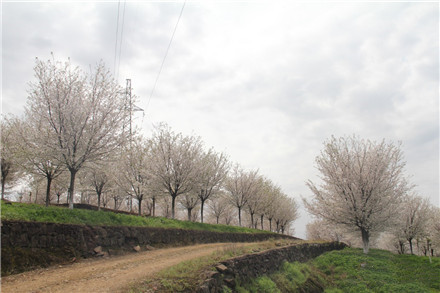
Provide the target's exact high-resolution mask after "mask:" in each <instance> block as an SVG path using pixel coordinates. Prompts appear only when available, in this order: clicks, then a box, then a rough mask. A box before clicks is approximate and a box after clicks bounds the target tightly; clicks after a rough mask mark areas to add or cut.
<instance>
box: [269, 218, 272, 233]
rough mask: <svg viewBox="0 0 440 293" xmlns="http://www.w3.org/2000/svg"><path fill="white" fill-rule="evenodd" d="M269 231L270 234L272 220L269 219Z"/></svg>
mask: <svg viewBox="0 0 440 293" xmlns="http://www.w3.org/2000/svg"><path fill="white" fill-rule="evenodd" d="M269 231H270V232H272V218H270V219H269Z"/></svg>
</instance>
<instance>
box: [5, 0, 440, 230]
mask: <svg viewBox="0 0 440 293" xmlns="http://www.w3.org/2000/svg"><path fill="white" fill-rule="evenodd" d="M182 5H183V2H167V3H163V2H161V3H159V2H147V3H144V2H127V3H125V4H124V1H121V2H120V4H119V3H118V2H117V1H116V2H108V3H103V2H96V3H90V2H84V3H75V2H73V3H61V2H59V3H57V2H51V3H29V2H28V3H14V2H5V1H3V3H2V112H3V113H13V114H16V115H21V114H22V113H23V108H24V105H25V103H26V98H27V91H26V90H27V83H28V82H30V81H32V80H33V66H34V64H35V57H39V58H40V59H49V58H50V52H53V53H54V55H55V58H56V59H60V60H66V58H67V57H70V58H71V61H72V63H74V64H76V65H79V66H81V67H82V68H83V69H84V70H88V68H89V66H90V65H91V66H92V67H93V66H95V65H96V64H97V62H99V61H100V60H101V59H102V60H103V61H104V62H105V64H106V65H107V67H108V68H109V69H110V70H111V71H112V72H114V74H115V76H117V78H118V80H119V82H120V84H121V85H122V86H124V87H125V79H127V78H130V79H131V81H132V87H133V93H134V94H136V95H137V96H138V98H139V102H138V103H137V105H138V106H139V107H141V108H143V109H144V110H145V112H144V114H145V115H142V113H140V112H138V113H136V115H135V116H136V123H137V124H138V125H139V126H141V127H142V131H143V132H144V133H145V134H146V136H148V135H149V134H150V133H151V130H152V124H153V123H158V122H162V121H164V122H167V123H168V124H169V125H170V126H171V127H172V128H173V129H174V130H175V131H178V132H183V133H184V134H195V135H199V136H201V137H202V139H203V140H204V142H205V144H206V146H207V147H211V146H213V147H214V148H215V149H216V150H217V151H225V152H226V153H227V154H229V156H230V158H231V160H232V161H234V162H238V163H240V164H241V165H242V166H243V167H244V168H246V169H254V168H259V169H260V173H262V174H264V175H266V176H267V177H269V178H270V179H272V181H273V182H274V183H276V184H279V185H280V186H281V187H282V188H283V190H284V191H285V192H286V193H287V194H288V195H289V196H292V197H295V198H296V199H297V200H298V202H299V203H300V202H301V201H300V197H301V196H303V197H308V196H310V195H311V192H310V191H309V190H308V189H307V187H306V186H305V184H304V182H305V181H306V180H307V179H312V180H315V181H317V180H318V179H317V175H318V173H317V170H316V169H315V163H314V160H315V157H316V156H317V155H319V152H320V150H321V149H322V146H323V142H324V141H325V140H326V139H328V138H329V137H330V136H331V135H335V136H344V135H351V134H357V135H359V136H360V137H362V138H368V139H372V140H382V139H383V138H385V139H386V140H389V141H392V142H396V143H397V142H398V141H401V142H402V144H403V146H402V148H403V151H404V153H405V159H406V161H407V168H406V171H407V175H408V176H411V180H412V183H414V184H416V185H417V186H416V189H415V190H416V191H417V192H418V193H419V194H420V195H422V196H424V197H427V198H429V199H430V201H431V202H432V203H433V204H435V205H437V206H438V205H439V4H438V3H436V2H431V3H429V2H425V3H409V2H403V3H392V2H388V3H380V2H368V3H347V2H339V3H337V2H328V3H325V2H318V3H302V2H280V1H278V2H277V1H275V2H274V1H270V2H269V1H267V2H261V1H260V2H230V1H227V2H220V1H216V2H206V3H205V2H192V1H189V2H187V3H186V5H185V7H184V10H183V14H182V17H181V19H180V22H179V26H178V27H177V30H176V33H175V36H174V40H173V42H172V45H171V48H170V50H169V53H168V57H167V58H166V60H165V63H164V66H163V70H162V73H161V75H160V77H159V80H158V82H157V85H156V89H155V91H154V94H153V96H152V97H151V100H150V95H151V91H152V88H153V85H154V83H155V80H156V76H157V74H158V72H159V69H160V67H161V64H162V60H163V58H164V55H165V53H166V51H167V47H168V44H169V42H170V38H171V35H172V33H173V30H174V28H175V26H176V23H177V20H178V18H179V14H180V12H181V9H182ZM118 6H119V26H118ZM124 6H125V13H123V12H124ZM122 23H123V25H122ZM116 32H118V37H117V33H116ZM121 33H122V38H121ZM117 40H118V42H117ZM121 40H122V42H121ZM115 46H117V48H116V50H115ZM115 51H116V54H115ZM115 60H116V62H115ZM301 206H302V204H301ZM301 214H302V216H301V219H300V220H299V221H297V223H296V224H295V228H296V231H297V234H296V235H297V236H300V237H304V236H305V224H306V222H307V221H309V220H310V217H309V216H307V213H306V211H304V210H303V209H302V210H301Z"/></svg>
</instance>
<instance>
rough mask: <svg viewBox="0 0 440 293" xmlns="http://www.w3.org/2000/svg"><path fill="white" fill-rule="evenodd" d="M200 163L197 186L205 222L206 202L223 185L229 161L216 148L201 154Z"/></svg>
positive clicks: (201, 212) (201, 214) (201, 213)
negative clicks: (204, 210)
mask: <svg viewBox="0 0 440 293" xmlns="http://www.w3.org/2000/svg"><path fill="white" fill-rule="evenodd" d="M199 164H200V166H199V171H198V173H199V175H198V179H197V181H196V186H195V188H196V190H197V194H198V197H199V199H200V221H201V222H202V223H203V208H204V205H205V202H206V201H207V200H208V199H209V198H210V197H211V196H212V195H213V194H215V193H216V192H218V191H219V189H220V187H221V186H222V184H223V182H224V180H225V179H226V176H227V174H228V170H229V161H228V158H227V156H226V155H225V154H224V153H216V152H215V151H214V149H210V150H209V151H208V152H206V153H204V154H203V155H202V156H201V158H200V162H199Z"/></svg>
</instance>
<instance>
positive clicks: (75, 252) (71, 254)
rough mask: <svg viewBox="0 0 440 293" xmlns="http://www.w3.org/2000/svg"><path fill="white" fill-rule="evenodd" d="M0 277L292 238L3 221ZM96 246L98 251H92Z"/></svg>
mask: <svg viewBox="0 0 440 293" xmlns="http://www.w3.org/2000/svg"><path fill="white" fill-rule="evenodd" d="M1 225H2V227H1V228H2V229H1V250H2V257H1V271H2V275H5V274H11V273H18V272H21V271H25V270H29V269H33V268H37V267H46V266H49V265H52V264H55V263H62V262H66V261H74V260H75V258H78V257H92V256H96V255H97V254H98V255H105V254H119V253H121V252H124V251H133V248H135V247H136V248H137V250H146V249H148V247H150V246H154V247H163V246H181V245H191V244H197V243H214V242H254V241H263V240H267V239H269V238H277V239H278V238H288V239H295V238H293V237H290V236H287V235H279V234H268V233H261V234H244V233H219V232H210V231H197V230H183V229H162V228H149V227H126V226H119V227H113V226H87V225H68V224H55V223H39V222H23V221H3V222H2V223H1ZM97 247H100V248H99V249H96V248H97Z"/></svg>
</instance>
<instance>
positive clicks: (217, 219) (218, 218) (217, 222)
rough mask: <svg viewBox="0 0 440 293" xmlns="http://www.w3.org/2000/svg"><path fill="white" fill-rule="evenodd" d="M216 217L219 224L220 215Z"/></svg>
mask: <svg viewBox="0 0 440 293" xmlns="http://www.w3.org/2000/svg"><path fill="white" fill-rule="evenodd" d="M216 218H217V224H218V220H219V218H220V216H217V217H216Z"/></svg>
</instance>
